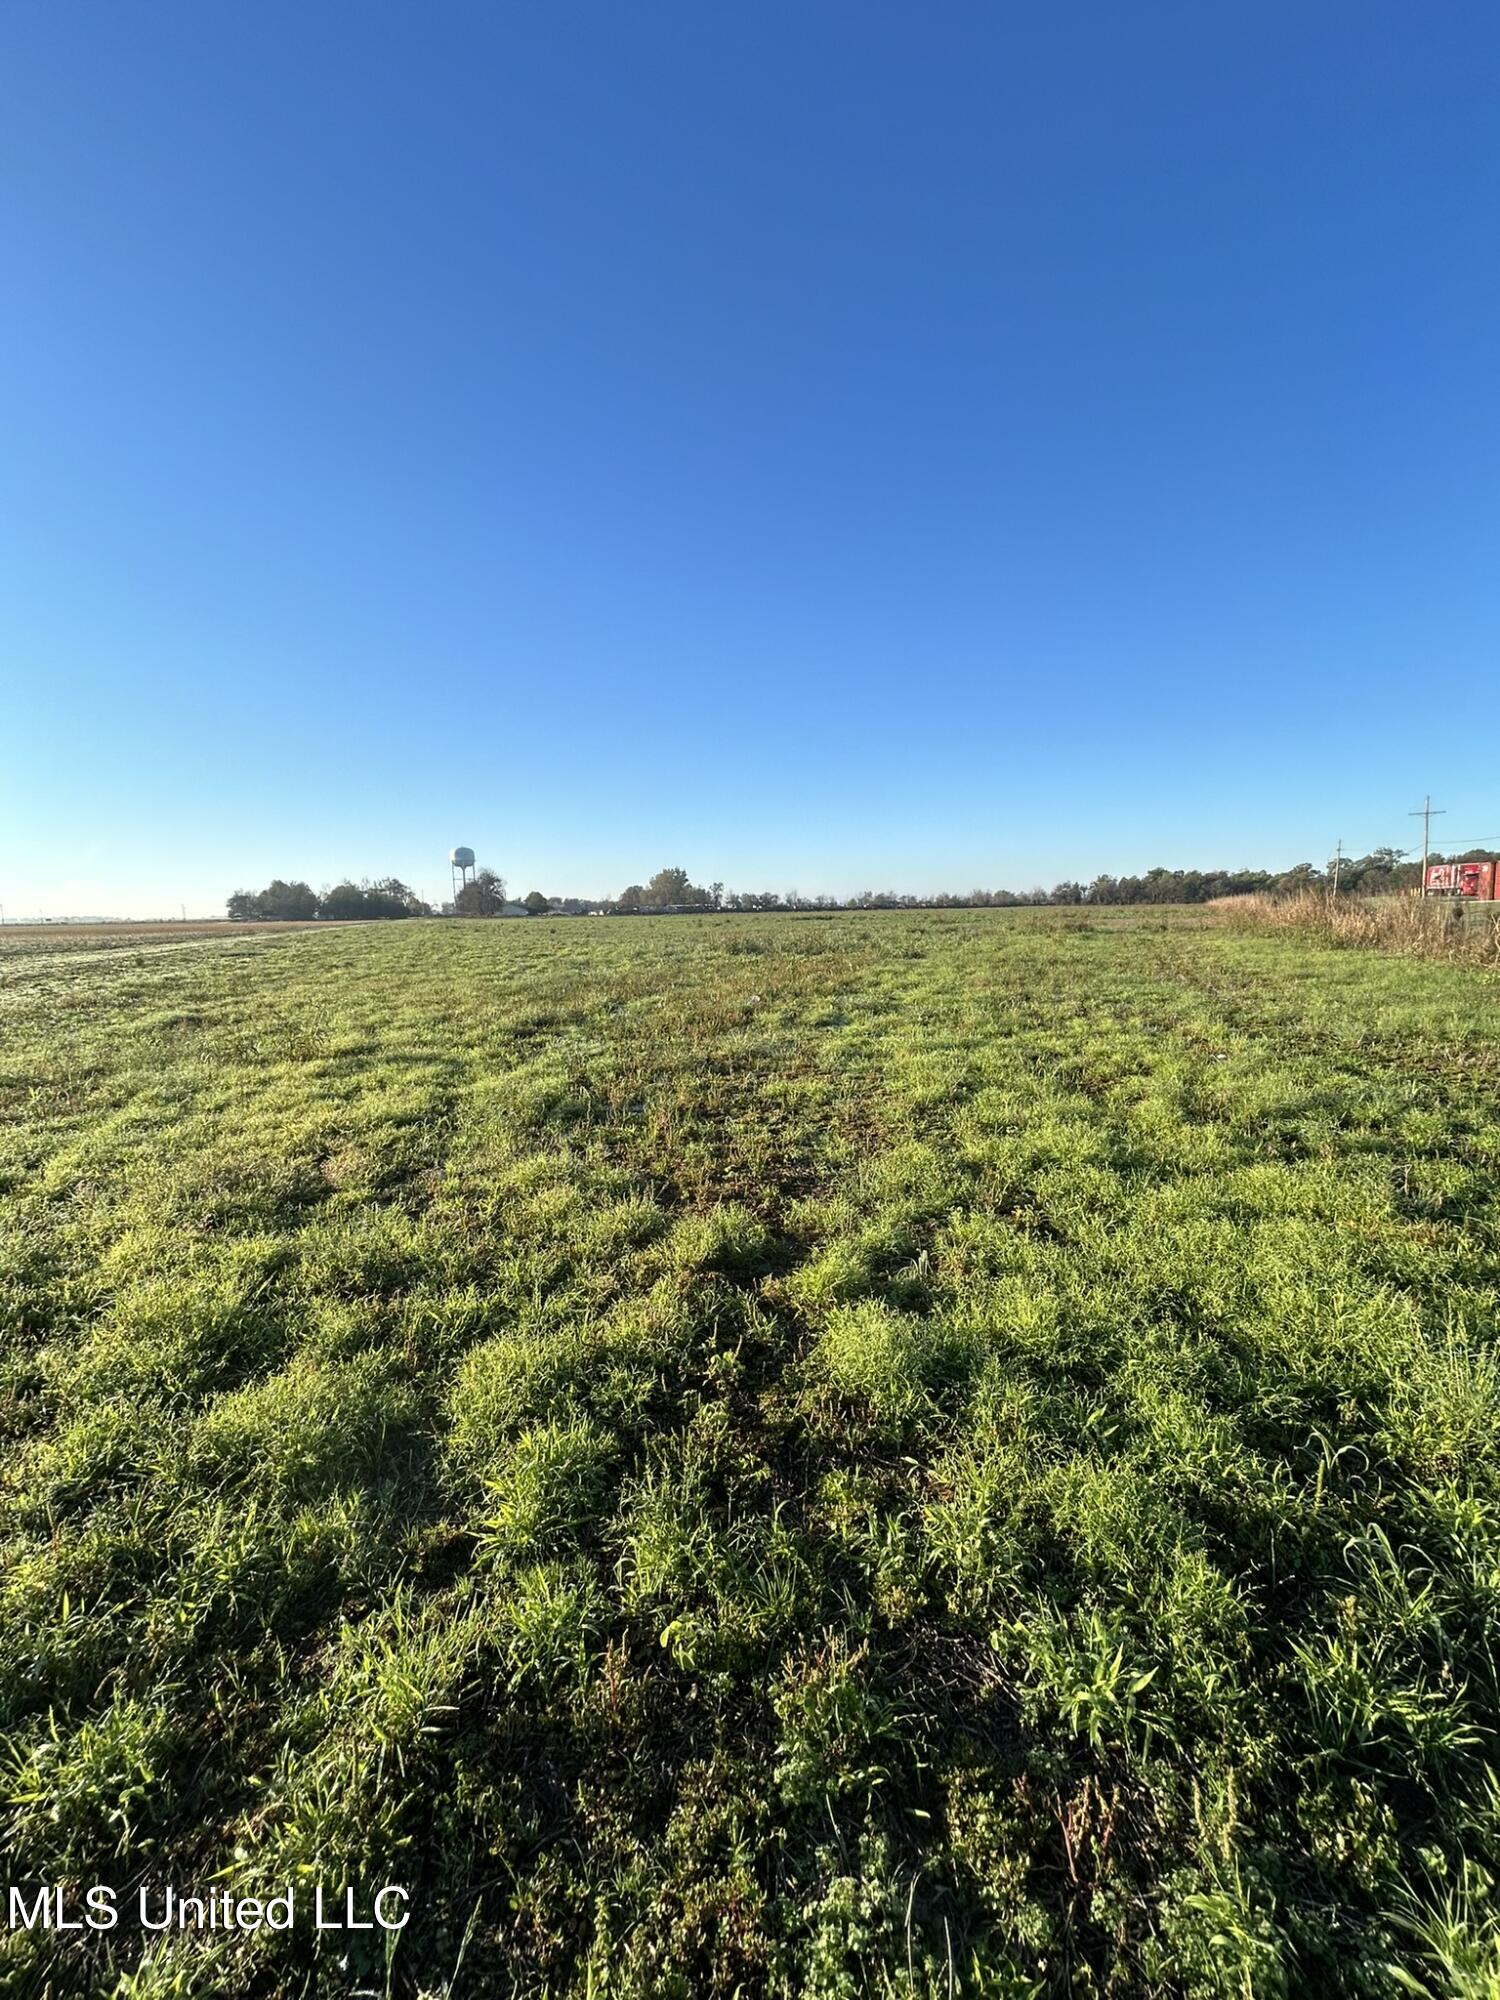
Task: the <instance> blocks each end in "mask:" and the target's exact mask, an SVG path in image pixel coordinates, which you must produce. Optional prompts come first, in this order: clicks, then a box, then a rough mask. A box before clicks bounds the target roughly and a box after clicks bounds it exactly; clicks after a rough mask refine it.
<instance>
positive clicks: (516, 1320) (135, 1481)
mask: <svg viewBox="0 0 1500 2000" xmlns="http://www.w3.org/2000/svg"><path fill="white" fill-rule="evenodd" d="M1495 1000H1496V989H1495V984H1494V979H1493V975H1491V974H1488V973H1486V972H1484V971H1482V970H1480V969H1477V968H1473V967H1465V966H1457V965H1441V964H1426V963H1420V962H1415V961H1409V960H1400V959H1394V958H1390V957H1386V956H1382V955H1380V954H1376V953H1347V952H1338V951H1333V950H1327V949H1321V948H1319V947H1317V946H1315V945H1313V944H1310V943H1308V942H1307V941H1305V940H1299V939H1297V938H1294V937H1288V936H1285V935H1256V934H1254V933H1248V934H1241V933H1235V932H1231V931H1226V930H1224V929H1222V928H1220V927H1216V926H1214V925H1213V924H1212V922H1211V921H1200V920H1198V919H1196V918H1193V917H1190V916H1187V915H1184V914H1179V913H1172V912H1166V913H1163V912H1159V911H1158V912H1149V913H1121V914H1111V915H1108V916H1103V917H1101V916H1100V915H1098V914H1097V913H1089V912H1074V911H1055V912H1038V913H1024V914H1018V913H999V912H955V913H941V914H923V915H905V914H902V915H891V916H883V915H874V916H868V915H867V916H839V917H834V918H827V919H820V918H812V917H807V918H795V919H791V918H781V919H759V918H704V919H701V920H700V919H687V918H684V919H667V920H656V921H648V920H639V921H615V922H603V921H600V922H592V921H580V922H578V923H575V924H571V925H563V924H560V923H554V924H548V925H546V926H541V925H537V926H535V927H531V926H525V925H520V924H516V925H503V924H491V925H484V924H453V923H448V924H436V923H407V924H401V925H389V926H371V927H369V928H367V929H362V930H357V929H340V930H337V931H331V932H323V933H320V932H316V931H314V932H294V933H281V934H277V933H271V934H266V935H260V936H233V937H223V938H217V939H207V940H197V941H195V940H189V941H186V942H183V941H179V942H176V943H174V944H172V945H170V946H161V945H157V944H154V943H151V942H150V941H147V942H146V943H144V944H143V945H142V946H141V947H140V948H138V949H133V948H130V947H129V946H128V945H126V944H124V943H122V941H120V940H118V939H114V940H110V941H108V942H107V943H105V944H101V945H100V947H99V948H98V949H91V948H88V946H87V945H86V944H79V943H69V944H67V945H66V946H65V947H64V948H61V949H58V950H56V951H50V950H46V949H42V948H38V947H36V946H35V945H29V946H28V948H27V949H25V950H24V951H20V952H17V953H14V954H11V955H9V956H5V955H3V946H0V1036H3V1040H0V1102H3V1106H4V1111H5V1113H6V1124H5V1128H4V1137H3V1141H0V1231H3V1233H0V1335H3V1345H0V1371H3V1372H0V1423H3V1427H4V1435H5V1452H4V1459H3V1473H0V1515H3V1521H0V1531H3V1550H4V1571H3V1604H0V1729H3V1741H0V1821H3V1827H4V1835H3V1844H4V1848H5V1852H6V1855H7V1863H8V1879H9V1880H11V1881H28V1882H29V1881H32V1880H47V1881H54V1880H55V1881H61V1882H72V1883H75V1884H88V1883H92V1882H108V1883H113V1884H116V1885H119V1886H120V1887H121V1888H123V1889H130V1888H133V1885H135V1884H136V1883H138V1882H139V1881H140V1880H141V1879H142V1878H143V1877H144V1878H148V1879H150V1880H151V1881H152V1882H153V1883H157V1882H160V1881H162V1880H163V1879H170V1880H172V1881H173V1882H175V1883H176V1884H177V1886H178V1887H179V1889H182V1890H184V1891H185V1892H187V1893H192V1892H193V1890H194V1889H195V1888H196V1889H197V1890H198V1891H199V1892H200V1893H202V1892H203V1890H205V1889H207V1888H209V1887H211V1886H216V1885H217V1886H227V1887H230V1888H232V1889H233V1890H234V1891H235V1893H236V1894H237V1895H246V1894H264V1893H267V1892H269V1891H275V1890H278V1889H280V1888H281V1887H283V1886H284V1885H286V1884H288V1883H296V1884H304V1885H310V1884H311V1883H313V1882H316V1881H322V1882H324V1883H326V1884H328V1885H330V1887H331V1888H332V1889H333V1890H334V1891H335V1892H338V1891H341V1889H342V1886H343V1885H344V1884H346V1883H354V1884H361V1885H366V1886H367V1887H369V1888H374V1887H378V1886H379V1885H380V1884H381V1883H384V1882H387V1881H393V1882H399V1883H402V1884H405V1885H406V1886H407V1887H408V1888H409V1889H410V1890H411V1893H412V1899H413V1910H414V1912H415V1914H414V1917H413V1921H412V1923H411V1925H410V1927H409V1928H408V1930H407V1931H406V1932H405V1933H403V1934H402V1935H401V1936H400V1937H399V1939H398V1940H397V1941H396V1943H395V1945H394V1949H393V1950H391V1949H388V1948H387V1947H386V1945H385V1943H384V1941H383V1940H381V1939H379V1938H378V1937H377V1938H376V1939H375V1940H374V1941H373V1942H372V1941H370V1940H356V1942H355V1944H354V1945H353V1947H352V1948H351V1946H350V1944H349V1942H348V1940H347V1939H343V1938H340V1937H332V1938H329V1939H325V1940H324V1941H323V1942H322V1944H321V1946H317V1945H315V1942H314V1940H313V1939H312V1938H311V1937H310V1936H309V1935H308V1934H307V1932H306V1931H305V1929H304V1930H302V1931H299V1932H297V1933H293V1934H292V1936H291V1937H290V1939H289V1938H287V1937H286V1936H284V1935H281V1934H276V1935H266V1934H261V1935H260V1936H259V1937H257V1938H251V1939H240V1940H235V1939H229V1940H225V1939H223V1938H222V1937H221V1938H218V1939H209V1940H206V1941H205V1940H199V1939H195V1938H193V1937H191V1936H189V1937H187V1938H170V1939H166V1940H151V1939H146V1940H143V1939H142V1937H141V1935H140V1934H139V1932H138V1931H137V1930H136V1929H135V1927H134V1925H133V1923H122V1925H121V1927H120V1928H119V1929H118V1930H117V1931H115V1932H113V1933H108V1934H102V1935H99V1936H94V1937H91V1936H89V1935H88V1934H87V1933H85V1934H84V1935H83V1937H82V1938H68V1939H59V1938H56V1937H53V1938H46V1937H43V1936H42V1935H41V1934H39V1933H33V1934H27V1933H25V1932H18V1933H10V1934H8V1935H3V1936H0V1992H4V1993H6V1994H15V1995H23V1994H24V1995H32V1994H35V1993H39V1992H50V1993H52V1994H55V1995H57V1996H59V2000H61V1996H73V1995H81V1994H88V1993H97V1994H99V1995H101V1996H102V1995H105V1994H113V1995H118V1996H121V2000H125V1996H130V2000H156V1997H157V1996H166V1995H199V1994H218V1993H223V1994H226V1995H227V1994H238V1993H256V1994H264V1995H273V1994H274V1995H288V1996H291V1995H302V1994H307V1995H312V1994H313V1993H316V1994H317V1995H319V1996H330V1995H345V1994H347V1995H351V1996H352V1995H354V1994H356V1993H366V1992H368V1993H376V1994H391V1995H398V1994H407V1995H416V1994H419V1993H420V1994H425V1995H429V1996H438V1995H451V1996H454V2000H458V1996H462V1995H468V1994H473V1995H486V1996H488V1995H502V1994H508V1993H516V1994H525V1995H536V1996H542V1995H550V1996H559V2000H561V1996H571V1995H578V1996H583V1995H588V1996H597V1997H598V2000H603V1997H604V1996H640V2000H648V1997H649V2000H657V1996H664V1997H665V2000H671V1996H676V1995H681V1996H689V1995H699V1994H714V1995H724V1996H729V1995H733V1994H740V1995H743V1996H746V2000H749V1996H756V1995H777V1996H786V2000H803V1996H808V2000H843V1996H859V1995H866V1994H868V1995H875V1996H894V1995H908V1996H916V1995H922V1996H931V1997H932V2000H940V1996H947V1995H950V1994H952V1995H959V1994H963V1995H973V1996H1000V1995H1003V1996H1006V1997H1007V2000H1013V1996H1023V1995H1044V1994H1056V1995H1064V1994H1081V1995H1090V1994H1100V1995H1105V1994H1108V1995H1116V1996H1125V1995H1144V1994H1155V1993H1171V1994H1186V1995H1219V1994H1222V1995H1235V1996H1247V1995H1254V1996H1259V1995H1275V1994H1287V1995H1289V1996H1291V1995H1300V1994H1304V1993H1330V1994H1351V1995H1353V1994H1358V1995H1390V1996H1400V1995H1404V1996H1410V1995H1414V1994H1415V1995H1419V1996H1420V1995H1423V1994H1426V1995H1431V1996H1434V1997H1435V1996H1438V1995H1443V1994H1460V1995H1469V1996H1480V1995H1495V1994H1497V1993H1500V1912H1497V1906H1496V1900H1495V1889H1494V1886H1493V1879H1494V1878H1495V1876H1496V1875H1497V1873H1500V1780H1497V1778H1496V1776H1495V1775H1494V1766H1495V1764H1496V1755H1497V1745H1496V1734H1495V1732H1496V1723H1497V1715H1500V1679H1497V1676H1500V1664H1497V1658H1496V1650H1495V1647H1496V1636H1497V1634H1496V1623H1497V1610H1500V1450H1497V1447H1500V1349H1497V1343H1496V1334H1497V1322H1496V1305H1497V1296H1500V1247H1497V1234H1496V1223H1497V1214H1500V1205H1497V1204H1500V1041H1497V1036H1496V1026H1495V1024H1496V1018H1497V1016H1496V1010H1495Z"/></svg>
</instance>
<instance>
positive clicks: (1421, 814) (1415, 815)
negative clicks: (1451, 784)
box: [1406, 792, 1446, 896]
mask: <svg viewBox="0 0 1500 2000" xmlns="http://www.w3.org/2000/svg"><path fill="white" fill-rule="evenodd" d="M1445 810H1446V808H1443V807H1438V808H1436V809H1434V807H1433V803H1432V794H1431V792H1429V793H1428V794H1427V796H1426V798H1424V799H1423V801H1422V803H1421V806H1420V807H1419V808H1417V809H1416V810H1415V811H1413V812H1409V813H1408V814H1407V815H1406V817H1407V818H1408V819H1419V820H1420V821H1421V822H1422V886H1421V888H1420V889H1419V890H1418V891H1417V894H1418V895H1419V896H1425V895H1426V894H1427V851H1428V848H1429V847H1430V846H1431V841H1430V838H1429V836H1430V834H1431V831H1432V822H1433V821H1434V820H1435V819H1441V818H1442V817H1443V813H1444V811H1445Z"/></svg>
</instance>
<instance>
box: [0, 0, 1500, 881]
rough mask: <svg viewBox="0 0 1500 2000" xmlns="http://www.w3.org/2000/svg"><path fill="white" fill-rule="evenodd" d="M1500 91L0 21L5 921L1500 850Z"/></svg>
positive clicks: (575, 9) (1183, 28) (886, 25)
mask: <svg viewBox="0 0 1500 2000" xmlns="http://www.w3.org/2000/svg"><path fill="white" fill-rule="evenodd" d="M1497 84H1500V14H1497V12H1496V10H1495V9H1494V8H1493V6H1491V5H1488V4H1484V5H1479V4H1475V5H1466V4H1456V5H1443V6H1437V7H1431V8H1417V7H1413V6H1411V5H1410V4H1409V0H1403V4H1400V5H1392V4H1386V0H1373V4H1371V3H1370V0H1364V3H1363V4H1359V5H1355V4H1333V5H1318V6H1312V7H1309V6H1307V5H1306V4H1298V5H1295V6H1293V5H1280V4H1268V0H1254V4H1243V5H1230V6H1223V7H1218V6H1215V7H1207V6H1204V5H1202V4H1201V3H1200V0H1192V4H1184V5H1181V6H1177V5H1171V6H1168V5H1155V4H1151V3H1150V0H1143V4H1141V5H1140V6H1136V7H1129V8H1121V7H1118V6H1115V5H1098V6H1090V5H1064V6H1060V7H1049V8H1036V7H1031V8H1022V7H1018V6H1003V5H991V4H986V5H979V4H953V5H939V6H932V5H917V4H914V0H913V4H896V3H895V0H893V4H889V5H882V6H880V7H874V8H872V7H869V6H867V5H862V6H854V5H842V4H837V0H826V3H825V0H819V4H817V5H815V6H807V5H805V4H798V5H791V4H785V5H782V4H768V3H767V0H763V4H759V5H757V6H755V7H741V8H728V7H703V6H701V5H698V4H694V5H687V4H680V5H679V4H658V0H644V4H641V5H636V6H631V7H622V6H617V5H604V4H600V5H597V6H579V5H572V4H568V0H562V4H557V5H549V6H546V7H540V6H533V5H526V6H522V5H519V4H517V5H503V4H488V0H484V4H481V0H434V3H433V4H423V5H422V6H420V7H419V6H417V5H416V4H410V5H406V6H401V7H396V6H391V5H371V6H361V7H358V8H355V7H347V6H333V5H326V4H322V5H320V4H306V0H299V4H297V5H295V6H294V5H290V4H282V3H281V0H262V4H258V5H256V6H255V7H238V8H229V7H212V6H209V7H205V6H203V5H201V4H191V5H189V4H180V5H179V4H154V0H141V4H140V5H133V6H129V7H120V6H116V5H105V4H80V5H77V6H69V7H59V6H56V5H54V4H51V3H50V0H12V4H10V5H9V6H7V8H6V9H5V10H4V12H3V14H0V226H3V242H4V244H5V256H4V266H3V270H4V278H3V294H4V307H3V311H0V380H3V382H4V385H5V386H4V391H3V404H0V409H3V417H0V424H3V429H0V674H3V680H4V683H5V686H6V690H7V698H6V704H5V706H6V713H7V719H8V723H9V727H8V728H7V730H6V732H5V759H4V785H3V787H0V902H3V904H4V907H5V914H6V915H7V916H8V917H9V916H16V915H24V914H32V913H35V912H36V911H38V910H43V911H47V912H49V913H53V914H57V913H61V912H64V911H73V912H96V911H97V912H112V913H119V914H127V913H128V914H141V915H147V914H155V913H158V912H160V913H175V912H176V910H177V908H178V906H179V905H180V904H182V903H185V904H186V905H187V908H188V910H189V912H190V914H191V913H207V912H210V911H212V910H214V909H216V908H218V907H220V906H221V905H222V900H223V897H224V895H225V893H226V892H227V891H228V890H230V889H232V888H235V887H237V886H241V885H243V886H256V885H258V884H260V883H262V882H264V881H265V880H266V879H267V878H268V877H269V876H270V875H272V874H273V873H275V874H284V875H303V876H306V877H307V878H308V879H310V880H311V881H312V882H313V883H314V885H315V886H316V885H318V884H320V883H322V882H326V881H331V880H335V879H337V878H338V877H340V876H342V875H344V874H346V873H349V874H353V875H355V876H359V875H362V874H366V873H368V874H384V873H387V872H394V873H397V874H400V875H402V876H404V877H405V878H407V879H408V880H410V881H412V882H413V883H414V885H415V886H417V887H418V888H419V889H422V890H424V891H426V892H427V893H433V894H435V893H436V892H437V891H438V890H439V889H440V888H441V887H442V885H443V883H444V882H445V880H446V869H445V865H444V862H445V856H446V853H447V850H448V848H449V846H450V845H451V844H452V843H454V842H455V841H466V842H468V843H469V844H471V845H472V846H474V847H475V848H476V849H477V850H478V852H479V854H480V856H481V859H483V860H487V861H489V862H491V863H493V865H495V866H497V867H498V868H499V869H500V870H501V872H502V873H504V874H505V875H506V876H507V878H508V879H509V881H510V882H511V884H512V886H513V887H514V888H515V889H516V890H517V891H518V892H520V891H524V890H526V889H529V888H531V887H534V886H535V887H540V888H542V889H544V890H546V891H548V892H550V893H554V894H562V893H569V892H576V893H584V894H590V893H593V894H597V893H605V892H613V891H617V890H618V889H619V888H620V887H621V886H622V885H623V884H624V883H625V882H627V881H630V880H636V879H640V878H642V877H643V876H644V875H646V874H648V873H649V872H650V871H651V870H653V869H654V868H656V867H658V866H660V865H662V864H664V863H667V862H673V863H677V862H680V863H681V864H682V865H684V866H686V867H688V868H689V869H690V870H691V871H692V873H693V874H694V876H695V877H696V878H698V879H702V880H708V879H720V880H723V881H724V882H726V883H728V884H729V885H731V886H734V887H768V888H776V889H780V890H785V889H787V888H791V887H795V888H798V889H800V890H801V891H802V892H804V893H809V894H810V893H813V892H814V891H818V890H833V891H847V890H856V889H859V888H862V887H866V886H868V887H877V888H878V887H886V886H891V887H895V888H898V889H913V890H921V889H925V888H934V887H943V886H946V887H951V888H956V889H962V888H967V887H971V886H974V885H976V884H982V885H986V886H999V885H1010V886H1016V887H1023V886H1028V885H1029V884H1031V883H1033V882H1038V881H1041V882H1048V883H1050V882H1052V881H1054V880H1056V879H1058V878H1059V877H1063V876H1070V875H1083V876H1090V875H1092V874H1094V873H1096V872H1098V871H1099V870H1101V869H1108V870H1111V871H1114V872H1120V871H1125V870H1129V869H1134V868H1140V867H1145V866H1148V865H1150V864H1152V863H1154V862H1158V861H1160V862H1163V863H1166V864H1168V865H1192V864H1198V863H1201V864H1217V865H1251V864H1284V863H1287V862H1290V861H1293V860H1297V859H1302V858H1311V859H1314V860H1322V858H1323V857H1324V856H1325V855H1326V854H1328V853H1329V852H1330V851H1331V849H1332V846H1333V843H1334V841H1335V839H1336V838H1339V837H1342V838H1343V840H1344V841H1345V844H1346V846H1348V847H1353V848H1355V849H1362V848H1365V847H1368V846H1370V845H1373V844H1377V843H1384V842H1393V843H1396V844H1401V843H1403V842H1404V841H1405V840H1406V839H1407V838H1409V837H1414V836H1413V835H1412V832H1411V829H1412V828H1413V825H1414V823H1413V822H1411V821H1408V820H1407V819H1406V817H1405V814H1406V812H1407V809H1408V808H1409V807H1411V806H1414V805H1417V804H1419V803H1420V801H1421V797H1422V794H1423V793H1424V792H1425V791H1428V790H1430V791H1431V792H1432V793H1433V794H1434V796H1435V798H1436V800H1437V803H1439V804H1441V805H1444V806H1446V807H1448V809H1449V817H1448V818H1447V819H1446V820H1444V821H1441V822H1439V825H1440V826H1441V827H1442V828H1443V829H1444V831H1445V832H1449V833H1452V834H1453V835H1455V836H1458V837H1469V838H1472V839H1475V840H1480V839H1488V838H1491V837H1495V836H1500V800H1497V799H1496V786H1495V781H1494V744H1495V741H1496V721H1497V718H1500V562H1497V553H1500V485H1497V480H1500V367H1497V355H1500V340H1497V335H1500V258H1497V241H1500V237H1497V223H1496V218H1497V216H1500V119H1497V118H1496V115H1495V104H1496V101H1497ZM1460 822H1462V824H1460Z"/></svg>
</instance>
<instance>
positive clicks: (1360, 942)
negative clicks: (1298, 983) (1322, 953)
mask: <svg viewBox="0 0 1500 2000" xmlns="http://www.w3.org/2000/svg"><path fill="white" fill-rule="evenodd" d="M1211 908H1212V909H1213V910H1214V912H1215V914H1216V915H1217V916H1218V917H1219V919H1220V920H1221V921H1222V922H1225V923H1230V924H1234V925H1235V926H1237V927H1239V928H1243V929H1257V930H1259V929H1262V928H1265V927H1267V926H1270V927H1271V928H1274V929H1276V930H1294V931H1302V932H1303V933H1305V934H1306V935H1308V936H1311V937H1316V938H1318V939H1320V940H1321V941H1322V942H1323V943H1325V944H1331V945H1349V946H1353V947H1356V948H1363V949H1366V950H1374V951H1399V952H1405V953H1407V954H1408V955H1409V956H1412V957H1415V958H1442V959H1452V960H1456V961H1461V962H1463V963H1465V964H1470V965H1473V964H1478V965H1500V914H1497V906H1495V905H1486V906H1483V907H1481V908H1477V909H1476V908H1474V907H1472V906H1468V905H1465V904H1464V903H1462V902H1460V901H1458V900H1457V899H1456V898H1449V897H1438V898H1429V899H1426V900H1424V899H1423V898H1421V897H1419V896H1367V897H1360V896H1347V897H1340V898H1338V899H1337V900H1335V899H1334V898H1332V897H1330V896H1328V895H1327V894H1325V893H1323V892H1321V891H1319V890H1315V889H1309V890H1304V891H1303V892H1302V893H1301V894H1300V895H1294V896H1275V895H1253V896H1222V897H1220V898H1219V899H1218V901H1217V902H1215V903H1214V904H1212V905H1211Z"/></svg>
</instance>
